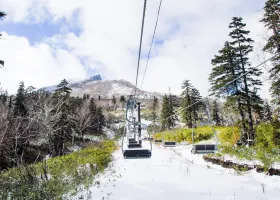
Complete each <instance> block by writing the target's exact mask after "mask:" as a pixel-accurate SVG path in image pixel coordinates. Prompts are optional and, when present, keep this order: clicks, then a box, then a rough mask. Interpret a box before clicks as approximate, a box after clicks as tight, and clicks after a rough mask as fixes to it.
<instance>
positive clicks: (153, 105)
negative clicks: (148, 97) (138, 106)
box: [152, 96, 159, 124]
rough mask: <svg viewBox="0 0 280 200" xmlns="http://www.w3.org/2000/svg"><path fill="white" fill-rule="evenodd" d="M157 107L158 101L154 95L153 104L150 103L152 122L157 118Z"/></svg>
mask: <svg viewBox="0 0 280 200" xmlns="http://www.w3.org/2000/svg"><path fill="white" fill-rule="evenodd" d="M158 107H159V103H158V98H156V97H155V96H154V100H153V104H152V119H153V123H154V124H155V123H156V120H157V117H158V116H157V109H158Z"/></svg>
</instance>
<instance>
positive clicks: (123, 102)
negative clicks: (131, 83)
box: [120, 95, 125, 109]
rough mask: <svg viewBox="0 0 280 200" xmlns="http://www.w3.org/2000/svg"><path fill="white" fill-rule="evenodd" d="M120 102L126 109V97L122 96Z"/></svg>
mask: <svg viewBox="0 0 280 200" xmlns="http://www.w3.org/2000/svg"><path fill="white" fill-rule="evenodd" d="M120 102H121V104H122V109H123V108H124V104H125V97H124V96H123V95H122V96H121V98H120Z"/></svg>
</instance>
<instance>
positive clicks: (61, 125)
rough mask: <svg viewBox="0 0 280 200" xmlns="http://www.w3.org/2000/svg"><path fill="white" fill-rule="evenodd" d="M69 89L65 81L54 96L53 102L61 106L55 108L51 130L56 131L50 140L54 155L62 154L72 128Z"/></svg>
mask: <svg viewBox="0 0 280 200" xmlns="http://www.w3.org/2000/svg"><path fill="white" fill-rule="evenodd" d="M70 93H71V89H70V88H69V87H68V83H67V81H66V80H65V79H63V80H62V81H61V83H60V84H59V85H58V86H57V89H56V90H55V95H54V100H55V101H54V102H55V103H58V102H60V101H62V103H61V106H60V107H58V108H56V111H55V112H56V113H58V117H57V119H56V120H55V121H54V122H53V123H54V124H53V128H54V129H55V130H56V131H55V134H54V136H53V138H52V142H53V145H54V152H53V154H54V155H56V156H57V155H63V154H64V144H65V143H66V142H67V140H68V139H70V138H71V137H70V135H71V130H72V128H73V122H72V119H71V117H70V115H71V114H73V113H74V112H75V110H74V109H73V108H72V107H71V101H70Z"/></svg>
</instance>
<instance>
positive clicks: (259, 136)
mask: <svg viewBox="0 0 280 200" xmlns="http://www.w3.org/2000/svg"><path fill="white" fill-rule="evenodd" d="M273 138H274V128H273V126H272V125H271V124H269V123H262V124H260V125H259V126H258V127H257V129H256V145H257V146H259V147H260V148H273V147H274V146H275V144H274V142H273Z"/></svg>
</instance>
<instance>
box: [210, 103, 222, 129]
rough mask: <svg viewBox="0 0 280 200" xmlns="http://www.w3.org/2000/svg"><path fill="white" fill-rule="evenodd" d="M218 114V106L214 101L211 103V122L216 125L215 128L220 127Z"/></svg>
mask: <svg viewBox="0 0 280 200" xmlns="http://www.w3.org/2000/svg"><path fill="white" fill-rule="evenodd" d="M219 112H220V111H219V105H218V102H217V100H216V99H215V100H214V102H213V113H212V120H213V121H214V122H215V123H216V125H217V126H221V117H220V114H219Z"/></svg>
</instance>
